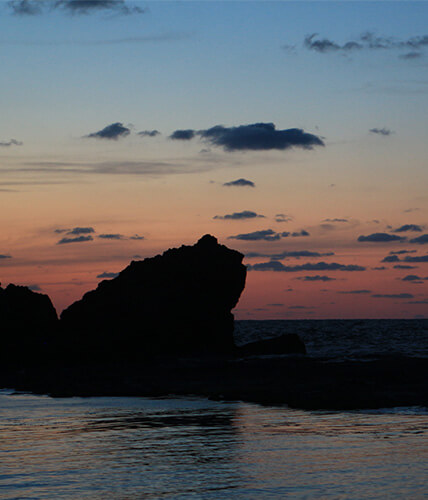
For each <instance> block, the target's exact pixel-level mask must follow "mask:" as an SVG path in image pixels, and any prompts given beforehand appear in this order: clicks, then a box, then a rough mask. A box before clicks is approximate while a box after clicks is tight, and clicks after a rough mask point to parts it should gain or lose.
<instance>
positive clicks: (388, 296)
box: [372, 293, 414, 299]
mask: <svg viewBox="0 0 428 500" xmlns="http://www.w3.org/2000/svg"><path fill="white" fill-rule="evenodd" d="M372 297H374V298H376V299H413V297H414V296H413V295H412V294H411V293H385V294H383V293H375V294H374V295H372Z"/></svg>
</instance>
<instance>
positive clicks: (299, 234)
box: [283, 229, 310, 238]
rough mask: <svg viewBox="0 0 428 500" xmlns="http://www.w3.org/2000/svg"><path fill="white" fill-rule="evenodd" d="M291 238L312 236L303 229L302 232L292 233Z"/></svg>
mask: <svg viewBox="0 0 428 500" xmlns="http://www.w3.org/2000/svg"><path fill="white" fill-rule="evenodd" d="M283 234H284V233H283ZM291 236H293V237H294V238H296V237H299V236H310V235H309V233H308V232H307V231H305V230H304V229H302V230H301V231H295V232H294V233H291Z"/></svg>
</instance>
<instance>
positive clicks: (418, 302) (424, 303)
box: [406, 299, 428, 305]
mask: <svg viewBox="0 0 428 500" xmlns="http://www.w3.org/2000/svg"><path fill="white" fill-rule="evenodd" d="M406 303H407V304H423V305H428V299H423V300H413V301H412V302H406Z"/></svg>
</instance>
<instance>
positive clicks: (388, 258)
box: [381, 255, 400, 262]
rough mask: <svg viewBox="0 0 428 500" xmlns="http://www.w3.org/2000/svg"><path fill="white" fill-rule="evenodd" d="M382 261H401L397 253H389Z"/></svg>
mask: <svg viewBox="0 0 428 500" xmlns="http://www.w3.org/2000/svg"><path fill="white" fill-rule="evenodd" d="M381 262H400V258H399V257H398V256H397V255H387V256H386V257H385V258H384V259H382V260H381Z"/></svg>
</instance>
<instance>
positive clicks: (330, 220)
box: [323, 219, 349, 222]
mask: <svg viewBox="0 0 428 500" xmlns="http://www.w3.org/2000/svg"><path fill="white" fill-rule="evenodd" d="M323 222H349V220H348V219H324V220H323Z"/></svg>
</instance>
